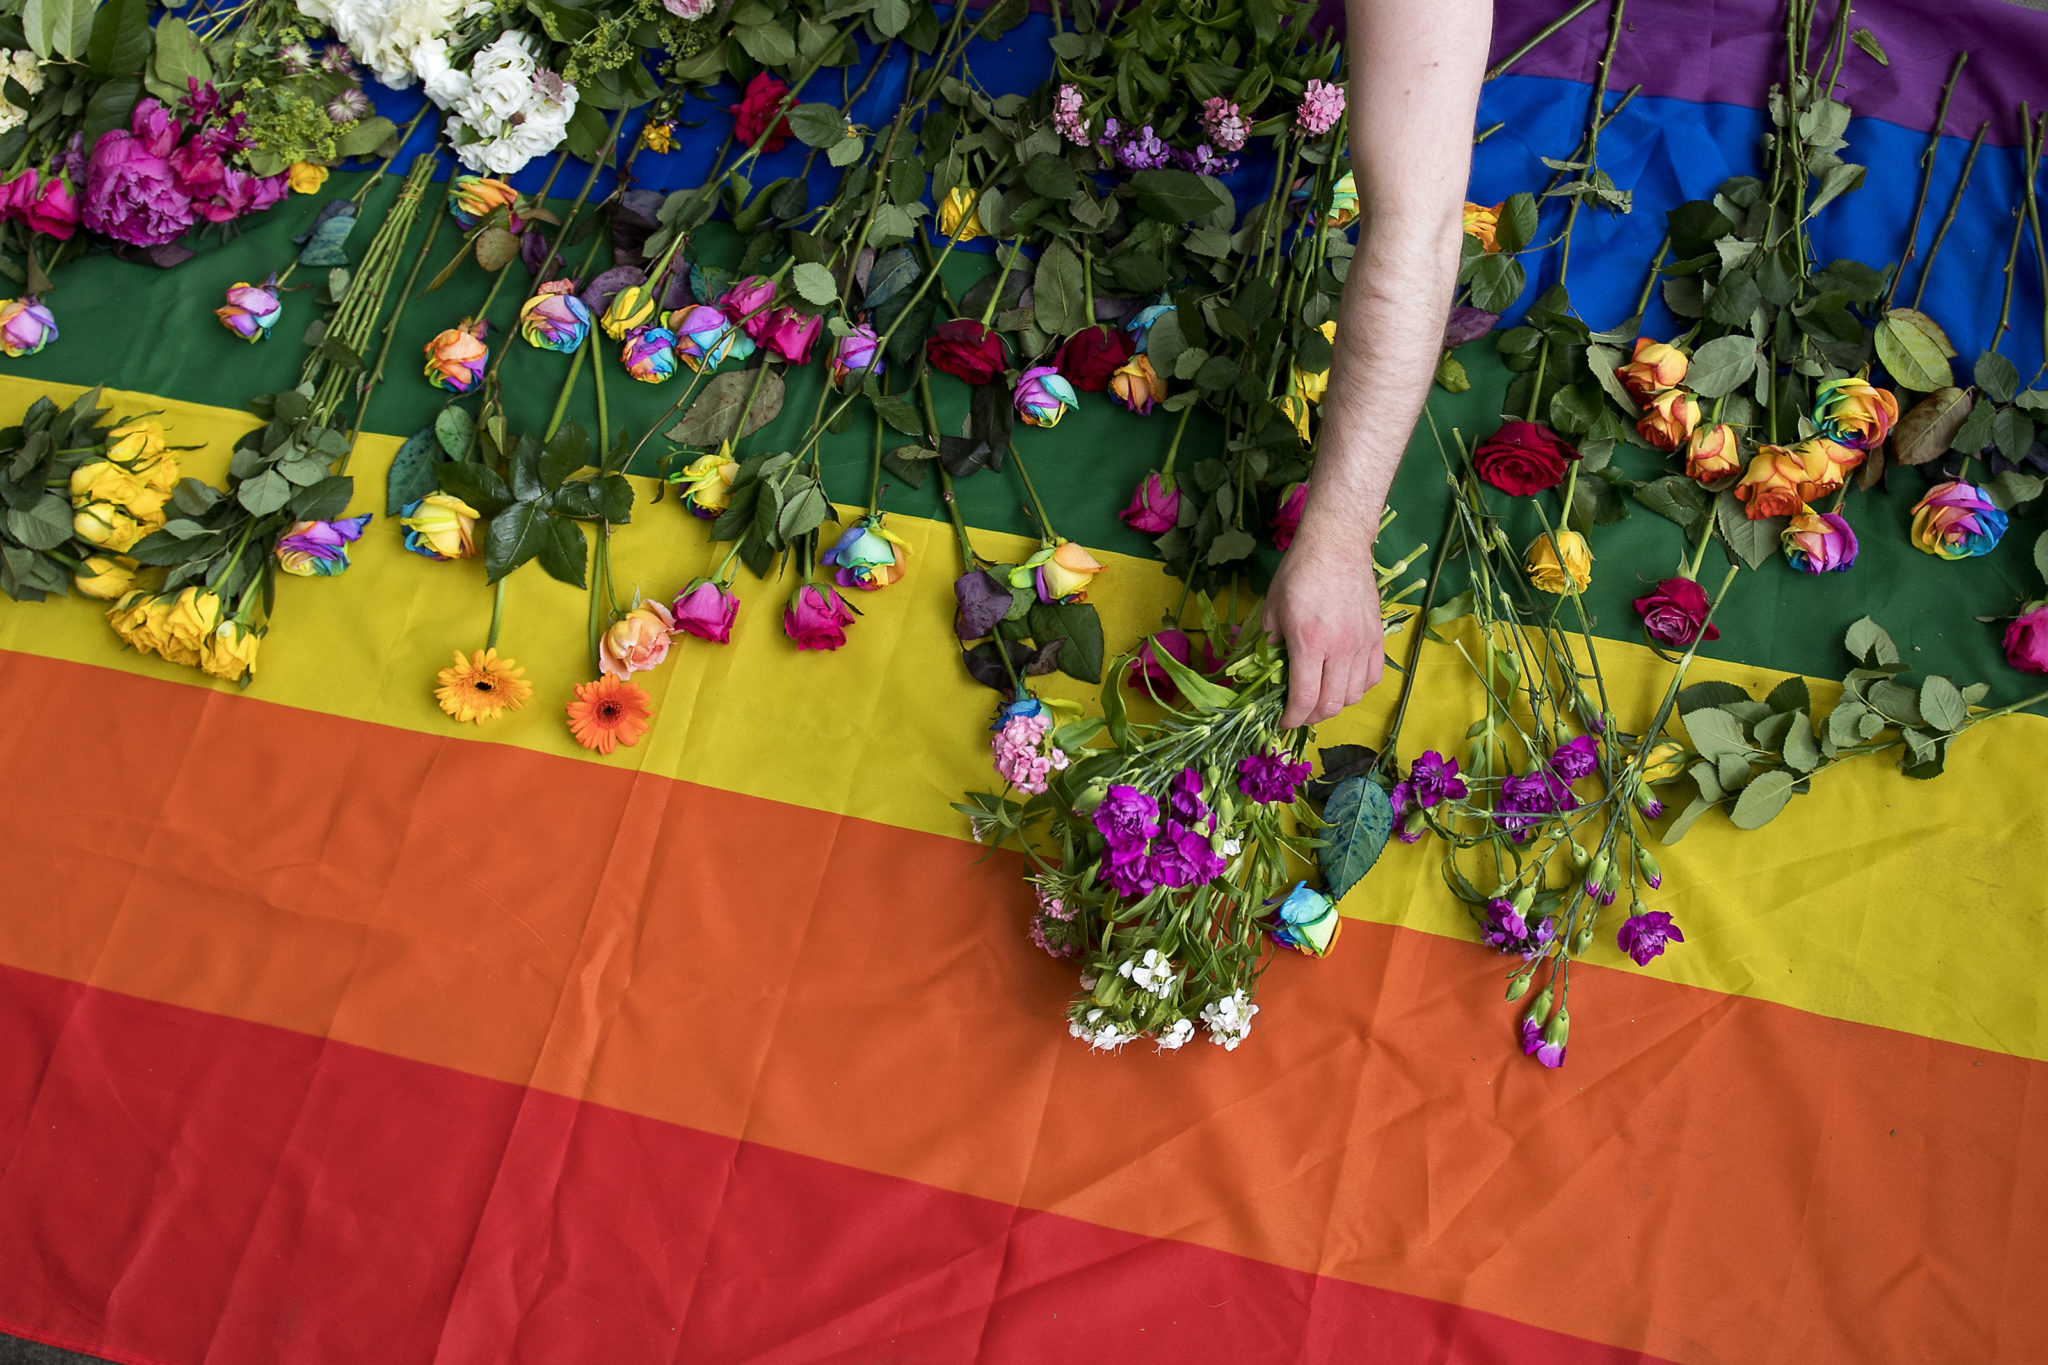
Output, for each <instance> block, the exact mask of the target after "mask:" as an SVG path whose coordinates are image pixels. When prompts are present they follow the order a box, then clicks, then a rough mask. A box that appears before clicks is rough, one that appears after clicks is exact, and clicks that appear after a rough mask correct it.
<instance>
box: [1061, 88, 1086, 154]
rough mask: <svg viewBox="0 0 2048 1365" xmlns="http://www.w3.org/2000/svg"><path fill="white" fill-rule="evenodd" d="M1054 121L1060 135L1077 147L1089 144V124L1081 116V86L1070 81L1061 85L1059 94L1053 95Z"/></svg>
mask: <svg viewBox="0 0 2048 1365" xmlns="http://www.w3.org/2000/svg"><path fill="white" fill-rule="evenodd" d="M1052 122H1053V126H1054V127H1055V128H1057V129H1059V131H1060V136H1061V137H1063V138H1065V139H1066V140H1067V141H1069V142H1071V143H1073V144H1074V145H1075V146H1076V147H1086V146H1088V145H1089V139H1088V125H1087V124H1086V123H1085V122H1083V121H1082V118H1081V88H1080V87H1079V86H1077V85H1073V84H1071V83H1070V84H1066V85H1062V86H1061V87H1060V92H1059V94H1057V95H1055V96H1054V97H1053V102H1052Z"/></svg>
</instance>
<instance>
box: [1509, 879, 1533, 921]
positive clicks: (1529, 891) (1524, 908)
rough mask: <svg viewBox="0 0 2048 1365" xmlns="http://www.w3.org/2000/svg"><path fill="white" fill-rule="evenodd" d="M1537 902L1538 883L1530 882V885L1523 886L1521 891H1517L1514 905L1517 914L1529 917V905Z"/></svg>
mask: <svg viewBox="0 0 2048 1365" xmlns="http://www.w3.org/2000/svg"><path fill="white" fill-rule="evenodd" d="M1535 903H1536V883H1534V882H1531V883H1529V885H1527V886H1525V887H1523V888H1522V889H1521V890H1520V891H1517V892H1516V893H1515V898H1514V907H1515V913H1516V914H1518V915H1521V916H1523V917H1524V918H1527V917H1528V914H1529V907H1530V906H1532V905H1534V904H1535Z"/></svg>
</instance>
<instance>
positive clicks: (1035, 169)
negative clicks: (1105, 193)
mask: <svg viewBox="0 0 2048 1365" xmlns="http://www.w3.org/2000/svg"><path fill="white" fill-rule="evenodd" d="M1024 183H1025V184H1027V185H1029V186H1030V187H1031V188H1032V190H1033V191H1034V192H1036V193H1038V194H1042V195H1044V196H1045V197H1046V198H1048V199H1052V200H1056V201H1057V202H1059V203H1062V204H1064V203H1065V202H1066V201H1067V200H1069V199H1071V198H1073V195H1074V191H1075V190H1077V189H1079V188H1080V187H1081V177H1080V176H1079V175H1077V174H1075V172H1074V168H1073V167H1072V166H1069V165H1068V164H1067V160H1066V158H1065V157H1062V156H1050V155H1047V156H1034V157H1032V158H1031V160H1030V161H1029V162H1028V163H1026V165H1025V167H1024Z"/></svg>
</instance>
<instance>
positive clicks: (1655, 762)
mask: <svg viewBox="0 0 2048 1365" xmlns="http://www.w3.org/2000/svg"><path fill="white" fill-rule="evenodd" d="M1684 773H1685V746H1684V745H1683V744H1679V743H1676V742H1675V741H1672V740H1668V739H1667V740H1665V741H1664V742H1663V743H1662V744H1659V745H1657V746H1656V747H1655V748H1653V749H1651V750H1650V752H1649V753H1648V754H1647V755H1645V756H1644V758H1643V781H1645V782H1669V781H1670V780H1671V779H1672V778H1674V777H1681V776H1683V775H1684Z"/></svg>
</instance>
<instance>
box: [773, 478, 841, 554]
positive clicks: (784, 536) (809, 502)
mask: <svg viewBox="0 0 2048 1365" xmlns="http://www.w3.org/2000/svg"><path fill="white" fill-rule="evenodd" d="M831 510H832V504H830V503H828V502H827V501H825V494H824V490H822V489H820V488H819V487H818V486H817V485H816V484H815V483H812V484H806V485H805V486H804V487H802V488H800V489H798V490H797V491H796V492H795V493H794V494H793V495H792V496H791V497H790V499H789V501H787V502H785V503H783V504H782V511H781V513H780V514H779V515H778V516H777V517H776V518H775V535H776V538H777V539H778V540H780V541H781V542H782V543H783V544H784V545H790V544H794V543H795V542H796V541H797V539H798V538H799V537H802V536H807V535H809V534H810V533H811V532H813V531H815V530H817V529H818V528H819V527H820V526H822V525H824V524H825V517H826V514H827V513H829V512H830V511H831Z"/></svg>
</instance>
